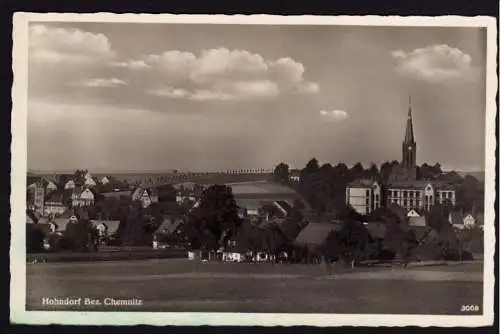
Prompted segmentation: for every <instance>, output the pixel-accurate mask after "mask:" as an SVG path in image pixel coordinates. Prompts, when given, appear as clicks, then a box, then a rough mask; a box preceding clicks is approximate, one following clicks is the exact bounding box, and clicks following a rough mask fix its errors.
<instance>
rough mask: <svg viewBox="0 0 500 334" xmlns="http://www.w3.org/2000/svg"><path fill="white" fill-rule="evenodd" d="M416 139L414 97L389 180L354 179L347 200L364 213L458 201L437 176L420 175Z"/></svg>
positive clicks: (422, 209)
mask: <svg viewBox="0 0 500 334" xmlns="http://www.w3.org/2000/svg"><path fill="white" fill-rule="evenodd" d="M416 161H417V143H416V140H415V136H414V133H413V116H412V109H411V98H410V103H409V108H408V118H407V120H406V131H405V135H404V139H403V143H402V160H401V162H400V163H399V164H398V165H396V166H394V167H393V169H392V171H391V174H390V176H389V179H388V181H387V183H386V184H380V183H379V182H378V181H375V180H355V181H353V182H351V183H349V185H348V186H347V188H346V203H347V205H349V206H351V207H352V208H353V209H354V210H356V211H357V212H358V213H360V214H362V215H366V214H369V213H371V212H372V211H374V210H376V209H378V208H380V207H382V206H385V207H388V206H390V205H391V204H397V205H399V206H400V207H402V208H404V209H405V210H406V211H407V212H409V211H411V210H415V211H417V212H421V213H425V212H428V211H429V210H430V209H431V208H432V206H433V205H434V204H436V203H440V204H443V203H445V202H449V203H451V204H452V205H455V201H456V200H455V189H454V188H453V187H452V186H450V185H448V184H445V183H442V182H438V181H434V180H422V179H418V177H417V164H416Z"/></svg>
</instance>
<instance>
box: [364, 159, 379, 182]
mask: <svg viewBox="0 0 500 334" xmlns="http://www.w3.org/2000/svg"><path fill="white" fill-rule="evenodd" d="M365 175H366V177H367V178H368V179H372V180H379V179H380V173H379V171H378V168H377V165H376V164H375V163H371V164H370V168H368V169H367V170H366V171H365Z"/></svg>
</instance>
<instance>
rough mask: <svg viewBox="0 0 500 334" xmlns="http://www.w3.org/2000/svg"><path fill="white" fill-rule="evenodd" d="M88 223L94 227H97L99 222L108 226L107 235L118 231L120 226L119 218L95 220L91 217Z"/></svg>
mask: <svg viewBox="0 0 500 334" xmlns="http://www.w3.org/2000/svg"><path fill="white" fill-rule="evenodd" d="M90 223H91V224H92V225H93V226H94V227H97V226H98V225H100V224H104V225H105V226H106V227H107V228H108V235H111V234H115V233H116V232H117V231H118V228H119V227H120V221H119V220H95V219H92V220H91V221H90Z"/></svg>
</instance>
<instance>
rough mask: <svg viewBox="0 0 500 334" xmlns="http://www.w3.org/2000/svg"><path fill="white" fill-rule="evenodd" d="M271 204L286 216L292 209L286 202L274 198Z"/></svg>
mask: <svg viewBox="0 0 500 334" xmlns="http://www.w3.org/2000/svg"><path fill="white" fill-rule="evenodd" d="M273 205H274V206H275V207H276V208H277V209H278V210H280V212H281V213H282V214H283V216H285V217H288V216H289V215H290V214H291V213H292V211H293V208H292V206H291V205H290V204H288V202H286V201H283V200H276V201H274V202H273Z"/></svg>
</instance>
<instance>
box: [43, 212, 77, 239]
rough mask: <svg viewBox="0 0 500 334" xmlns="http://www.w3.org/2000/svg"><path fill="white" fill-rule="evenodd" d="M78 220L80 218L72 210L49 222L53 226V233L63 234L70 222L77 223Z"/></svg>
mask: <svg viewBox="0 0 500 334" xmlns="http://www.w3.org/2000/svg"><path fill="white" fill-rule="evenodd" d="M77 222H78V218H77V217H76V216H75V215H73V214H72V213H71V212H68V213H67V214H65V215H63V216H62V217H58V218H55V219H53V220H49V221H48V224H49V225H50V226H51V229H54V230H53V231H52V232H53V233H59V234H62V233H64V232H65V231H66V229H67V228H68V225H69V224H76V223H77Z"/></svg>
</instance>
